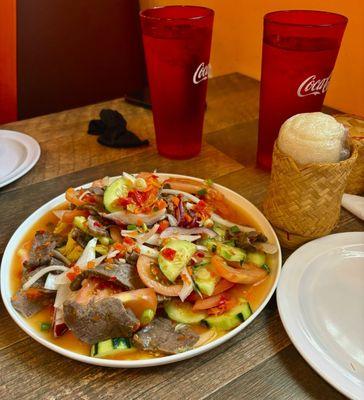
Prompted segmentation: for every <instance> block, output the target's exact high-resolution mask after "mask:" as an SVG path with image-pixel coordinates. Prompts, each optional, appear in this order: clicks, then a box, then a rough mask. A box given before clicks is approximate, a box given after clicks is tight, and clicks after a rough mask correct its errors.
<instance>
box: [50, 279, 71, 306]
mask: <svg viewBox="0 0 364 400" xmlns="http://www.w3.org/2000/svg"><path fill="white" fill-rule="evenodd" d="M74 293H75V292H72V291H71V289H70V285H69V284H65V285H59V286H58V289H57V294H56V299H55V300H54V308H60V307H62V306H63V303H64V302H65V301H66V300H67V299H68V298H70V297H72V296H73V295H74Z"/></svg>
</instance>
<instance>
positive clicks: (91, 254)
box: [76, 238, 97, 269]
mask: <svg viewBox="0 0 364 400" xmlns="http://www.w3.org/2000/svg"><path fill="white" fill-rule="evenodd" d="M96 244H97V238H93V239H91V240H90V241H89V242H88V243H87V245H86V247H85V249H84V250H83V253H82V254H81V256H80V258H79V259H78V260H77V262H76V265H77V267H79V268H81V269H85V268H86V267H87V263H88V262H90V261H93V260H94V259H95V258H96V250H95V249H96Z"/></svg>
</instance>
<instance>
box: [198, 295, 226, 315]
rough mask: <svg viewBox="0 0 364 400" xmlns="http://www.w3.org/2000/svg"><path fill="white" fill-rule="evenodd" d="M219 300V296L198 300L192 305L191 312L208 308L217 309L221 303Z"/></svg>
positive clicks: (220, 297)
mask: <svg viewBox="0 0 364 400" xmlns="http://www.w3.org/2000/svg"><path fill="white" fill-rule="evenodd" d="M221 299H222V296H221V295H217V296H211V297H207V298H206V299H198V300H197V301H196V303H195V304H194V305H193V307H192V310H193V311H198V310H207V309H208V308H212V307H217V306H218V305H219V303H220V302H221Z"/></svg>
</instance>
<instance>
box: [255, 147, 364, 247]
mask: <svg viewBox="0 0 364 400" xmlns="http://www.w3.org/2000/svg"><path fill="white" fill-rule="evenodd" d="M356 158H357V149H356V148H354V147H352V154H351V156H350V158H349V159H347V160H345V161H341V162H339V163H327V164H309V165H303V166H299V165H297V164H296V162H295V161H294V160H293V159H292V157H290V156H288V155H286V154H284V153H282V152H281V151H280V150H279V148H278V146H277V143H275V145H274V151H273V163H272V172H271V180H270V184H269V188H268V193H267V195H266V198H265V200H264V203H263V212H264V214H265V215H266V217H267V218H268V219H269V221H270V222H271V223H272V225H273V226H274V228H275V229H276V232H277V235H278V237H279V239H280V242H281V244H282V246H284V247H288V248H293V247H296V246H298V245H300V244H303V243H305V242H307V241H309V240H311V239H314V238H317V237H320V236H323V235H326V234H328V233H329V232H331V231H332V230H333V229H334V227H335V225H336V224H337V221H338V219H339V215H340V204H341V198H342V195H343V193H344V189H345V186H346V182H347V178H348V176H349V174H350V172H351V170H352V167H353V164H354V162H355V160H356Z"/></svg>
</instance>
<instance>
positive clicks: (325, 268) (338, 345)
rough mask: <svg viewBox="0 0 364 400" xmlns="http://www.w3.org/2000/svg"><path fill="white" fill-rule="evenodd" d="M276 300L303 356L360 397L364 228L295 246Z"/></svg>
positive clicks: (363, 389)
mask: <svg viewBox="0 0 364 400" xmlns="http://www.w3.org/2000/svg"><path fill="white" fill-rule="evenodd" d="M277 303H278V309H279V314H280V316H281V319H282V322H283V325H284V327H285V329H286V331H287V333H288V335H289V337H290V339H291V340H292V342H293V344H294V345H295V347H296V348H297V350H298V351H299V352H300V353H301V355H302V356H303V357H304V358H305V360H306V361H307V362H308V363H309V364H310V365H311V366H312V367H313V368H314V369H315V370H316V371H317V372H318V373H319V374H320V375H321V376H322V377H323V378H324V379H326V380H327V381H328V382H329V383H330V384H331V385H332V386H334V387H335V388H336V389H337V390H339V391H340V392H342V393H343V394H345V395H346V396H348V397H349V398H352V399H358V400H359V399H364V232H347V233H339V234H334V235H329V236H326V237H323V238H320V239H317V240H313V241H312V242H309V243H307V244H305V245H304V246H302V247H300V248H299V249H298V250H296V251H295V252H294V253H293V254H292V255H291V256H290V257H289V258H288V260H287V261H286V263H285V265H284V267H283V270H282V275H281V279H280V281H279V284H278V288H277Z"/></svg>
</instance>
